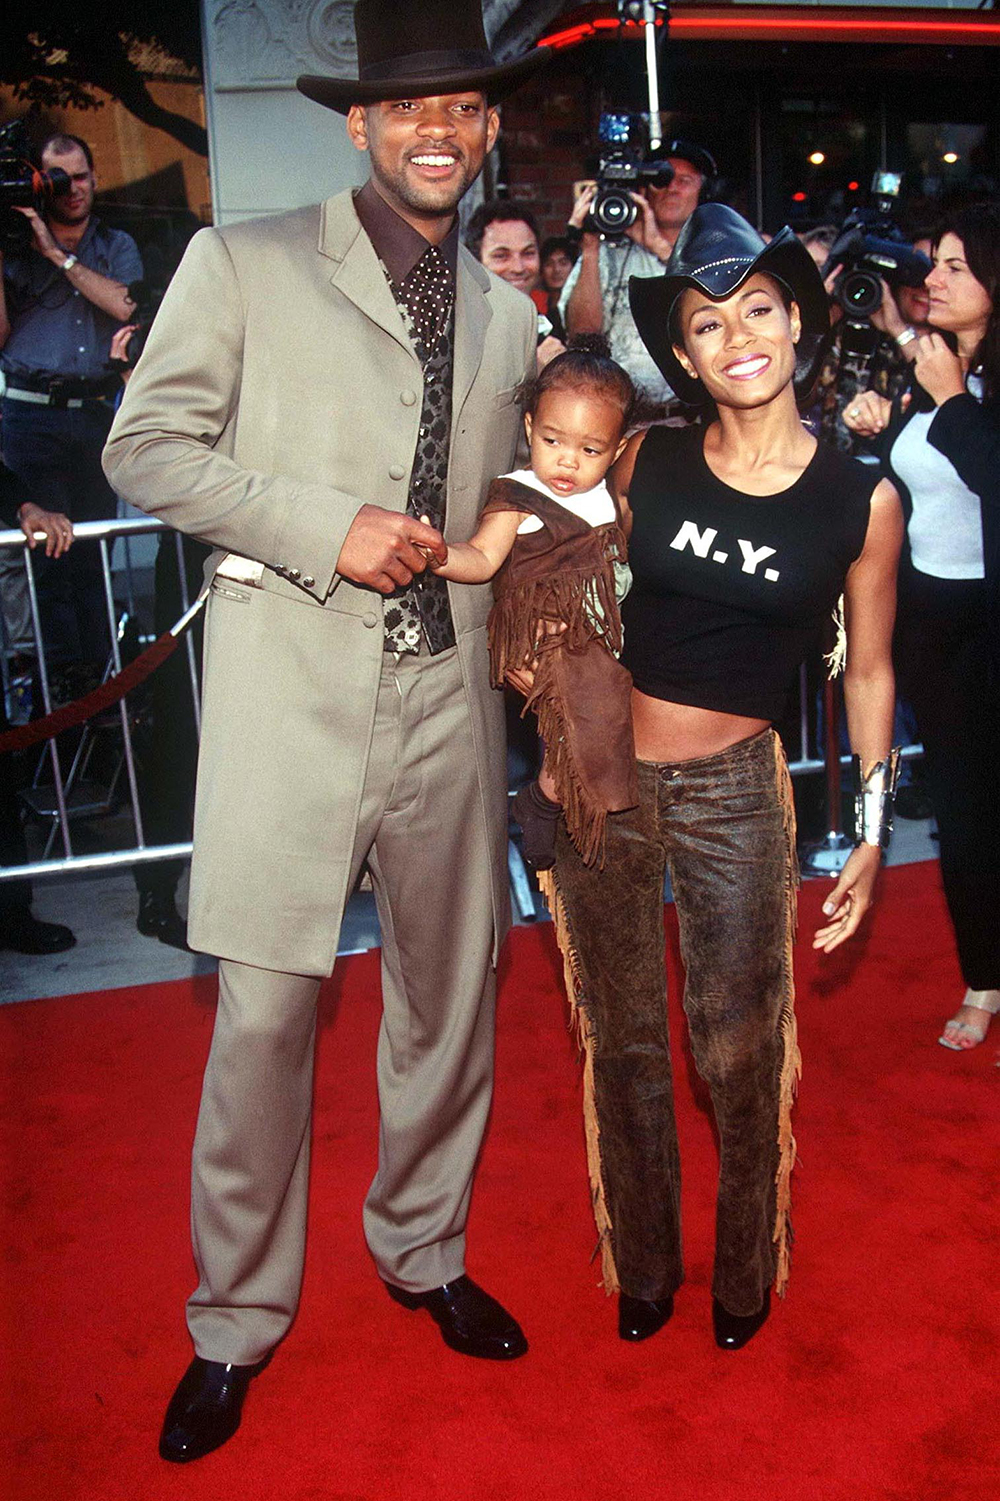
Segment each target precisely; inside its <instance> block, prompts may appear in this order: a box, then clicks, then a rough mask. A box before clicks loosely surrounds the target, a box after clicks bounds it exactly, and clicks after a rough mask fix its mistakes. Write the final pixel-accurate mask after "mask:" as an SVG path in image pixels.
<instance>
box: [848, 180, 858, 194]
mask: <svg viewBox="0 0 1000 1501" xmlns="http://www.w3.org/2000/svg"><path fill="white" fill-rule="evenodd" d="M860 186H861V184H860V183H859V182H849V183H848V184H847V191H848V192H849V193H856V192H857V191H858V188H859V187H860Z"/></svg>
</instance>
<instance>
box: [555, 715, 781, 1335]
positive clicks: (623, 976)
mask: <svg viewBox="0 0 1000 1501" xmlns="http://www.w3.org/2000/svg"><path fill="white" fill-rule="evenodd" d="M639 787H640V802H639V805H638V807H636V808H635V809H632V810H630V811H629V812H626V813H617V814H613V815H611V816H609V818H608V821H607V846H606V853H605V861H604V866H603V869H598V868H596V867H588V866H586V865H585V864H584V863H583V861H582V860H581V859H580V857H579V855H578V854H577V853H576V851H575V850H574V849H573V846H572V844H571V843H570V841H569V839H568V838H567V837H566V835H565V833H564V832H561V834H560V838H559V843H558V853H557V860H556V866H555V869H554V871H553V872H551V875H550V879H549V880H548V881H547V882H546V886H547V895H548V896H549V899H550V904H551V905H552V907H553V909H554V915H555V917H556V923H557V932H558V934H559V939H560V945H561V947H562V949H563V954H564V958H565V959H566V974H567V984H568V985H569V986H570V987H571V988H570V998H571V1001H572V1003H573V1005H574V1008H575V1010H576V1013H577V1016H578V1019H579V1022H580V1029H581V1036H582V1039H583V1044H584V1050H585V1060H586V1061H585V1079H584V1088H585V1119H586V1127H587V1142H588V1156H589V1165H590V1174H591V1186H592V1189H593V1197H594V1206H595V1213H596V1218H597V1225H598V1231H599V1233H600V1235H601V1240H602V1251H603V1257H604V1273H605V1284H606V1286H607V1287H608V1290H609V1291H615V1290H616V1289H618V1288H620V1289H621V1290H622V1291H623V1292H626V1293H629V1294H630V1295H631V1296H632V1297H637V1298H650V1299H655V1298H664V1297H666V1296H667V1295H668V1294H671V1293H673V1292H674V1291H675V1290H676V1289H677V1288H678V1287H679V1286H680V1284H681V1282H682V1281H683V1276H684V1273H683V1261H682V1254H681V1231H680V1164H679V1160H678V1150H677V1131H676V1125H675V1121H674V1103H673V1083H672V1074H671V1063H670V1045H669V1041H668V1036H667V1006H666V966H665V958H664V948H665V945H664V932H663V882H664V875H665V871H666V869H667V868H669V871H670V879H671V883H672V885H673V891H674V899H675V901H676V904H677V916H678V921H679V925H680V939H681V953H682V957H683V960H684V966H685V970H686V985H685V990H684V1009H685V1012H686V1013H687V1018H688V1025H689V1028H690V1036H691V1048H692V1052H693V1054H694V1059H695V1063H696V1065H697V1068H698V1072H699V1073H700V1075H701V1076H702V1078H703V1079H704V1080H705V1081H706V1083H707V1084H708V1086H709V1089H710V1091H711V1096H712V1103H713V1106H714V1109H715V1116H716V1122H717V1125H718V1131H719V1143H720V1165H719V1191H718V1202H717V1213H716V1250H715V1268H714V1276H713V1284H712V1290H713V1292H714V1294H715V1296H716V1297H717V1298H718V1299H719V1301H720V1302H721V1303H722V1304H723V1306H724V1307H725V1308H726V1309H728V1311H729V1312H730V1313H733V1314H738V1315H751V1314H754V1313H756V1312H757V1310H758V1309H759V1308H760V1307H761V1305H762V1303H763V1301H764V1294H765V1292H766V1290H767V1289H768V1288H769V1287H770V1285H771V1284H772V1282H774V1283H776V1286H777V1290H778V1291H779V1292H781V1291H783V1288H784V1283H785V1281H786V1279H787V1271H788V1239H789V1225H788V1210H789V1176H790V1173H791V1168H792V1163H793V1159H794V1155H795V1143H794V1140H793V1138H792V1134H791V1124H790V1114H791V1103H792V1095H793V1092H794V1087H795V1080H796V1077H797V1074H798V1068H799V1054H798V1048H797V1044H796V1037H795V1015H794V1009H793V987H792V975H791V944H792V932H793V927H794V921H795V890H796V886H797V867H796V862H795V828H794V811H793V806H792V799H791V788H790V782H789V778H788V770H787V766H786V764H785V758H784V753H783V751H782V748H781V742H780V741H779V740H778V737H777V736H776V735H775V734H774V732H773V731H772V730H766V731H764V732H763V733H762V734H759V735H755V736H753V737H752V738H750V739H749V740H744V741H741V742H739V744H737V745H734V746H730V747H729V748H728V749H727V750H725V751H723V752H721V753H719V754H718V755H714V756H707V757H704V758H702V759H698V760H693V761H684V762H677V763H674V764H671V763H662V764H659V763H658V764H654V763H650V762H640V763H639Z"/></svg>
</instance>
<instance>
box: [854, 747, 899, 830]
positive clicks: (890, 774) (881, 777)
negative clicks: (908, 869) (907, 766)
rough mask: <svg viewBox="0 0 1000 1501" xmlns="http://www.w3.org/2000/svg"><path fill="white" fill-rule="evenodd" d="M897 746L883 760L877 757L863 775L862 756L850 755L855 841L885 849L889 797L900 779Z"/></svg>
mask: <svg viewBox="0 0 1000 1501" xmlns="http://www.w3.org/2000/svg"><path fill="white" fill-rule="evenodd" d="M899 766H900V750H899V746H896V747H895V748H894V749H893V750H891V751H890V752H889V754H888V756H887V757H886V759H885V760H884V761H876V762H875V765H874V766H873V767H872V769H871V771H869V773H868V775H867V776H865V775H864V773H863V770H862V766H861V757H860V756H852V757H851V771H852V773H853V779H854V844H855V847H857V846H858V845H859V844H871V845H874V846H875V848H876V849H883V850H884V849H885V848H886V847H887V846H888V843H889V835H890V834H891V833H892V800H893V798H894V797H895V795H896V783H897V781H898V780H899Z"/></svg>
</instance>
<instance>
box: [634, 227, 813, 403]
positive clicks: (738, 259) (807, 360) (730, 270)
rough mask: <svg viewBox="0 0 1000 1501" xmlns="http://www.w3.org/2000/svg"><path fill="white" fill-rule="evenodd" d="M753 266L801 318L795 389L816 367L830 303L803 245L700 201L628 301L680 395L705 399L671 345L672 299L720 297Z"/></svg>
mask: <svg viewBox="0 0 1000 1501" xmlns="http://www.w3.org/2000/svg"><path fill="white" fill-rule="evenodd" d="M757 271H762V272H766V273H767V275H768V276H773V277H776V278H777V280H778V281H780V282H783V283H784V285H785V286H786V287H787V288H788V290H789V292H790V293H791V295H792V297H793V299H794V300H795V302H796V303H797V304H798V308H799V313H800V315H801V318H802V332H801V334H800V336H799V343H798V357H797V359H796V373H795V390H796V393H797V395H799V396H804V395H805V394H806V393H807V392H808V390H809V388H810V387H811V386H812V383H813V381H814V380H815V379H816V375H817V372H818V370H819V364H820V360H821V359H822V357H823V354H824V351H825V348H826V344H827V340H828V338H829V333H830V301H829V298H828V297H827V294H826V288H825V287H824V286H823V278H822V277H821V276H820V274H819V271H818V270H817V267H816V263H815V261H814V260H813V258H812V256H811V255H810V254H809V252H808V250H807V249H806V248H805V246H804V245H803V244H802V243H801V241H800V240H799V239H798V238H797V236H796V235H795V234H794V232H793V231H792V230H791V229H789V228H788V226H787V225H786V226H785V228H784V229H782V230H781V231H780V232H779V233H778V234H776V235H775V237H774V239H773V240H771V241H766V240H764V239H763V238H762V236H761V235H759V234H758V233H757V231H756V230H755V229H754V227H753V225H751V224H748V223H747V221H746V220H745V219H744V218H742V217H741V215H739V214H738V213H737V212H736V210H735V209H732V208H730V207H729V206H728V204H725V203H703V204H701V206H700V207H699V208H696V209H695V211H694V213H693V214H692V215H691V217H690V219H688V221H687V223H686V224H685V225H684V228H683V229H682V230H681V232H680V234H679V235H678V237H677V243H676V245H675V246H674V252H673V255H672V256H671V257H670V260H669V261H668V262H667V266H666V269H665V271H664V273H663V275H662V276H633V277H630V278H629V284H628V287H629V303H630V304H631V307H632V316H633V318H634V319H635V323H636V327H637V328H638V330H639V334H640V337H641V338H642V342H643V343H644V344H645V346H646V348H647V349H648V350H649V352H650V354H651V355H652V357H653V359H654V360H655V361H656V363H657V365H658V366H659V367H660V369H661V370H662V372H663V375H664V377H665V378H666V379H667V380H668V381H669V382H670V384H671V386H672V387H673V389H674V391H675V392H676V393H677V395H678V396H679V397H680V399H681V400H682V401H687V402H692V403H699V402H702V401H704V400H705V399H706V393H705V389H704V387H703V386H702V384H701V382H700V381H699V380H695V379H693V378H692V376H690V375H688V373H687V371H686V370H685V369H684V367H683V365H682V364H681V363H680V361H679V360H678V358H677V356H676V355H675V354H674V351H673V339H672V334H671V314H672V313H673V310H674V304H675V303H676V301H677V299H678V297H679V296H680V295H681V293H682V292H683V291H685V290H686V289H687V288H688V287H697V289H698V290H699V291H700V292H704V293H705V295H706V296H707V297H712V298H714V299H715V300H717V301H722V300H723V299H724V298H726V297H731V296H732V295H733V293H734V292H736V291H738V290H739V288H740V287H741V286H742V285H743V283H744V282H745V281H746V280H747V278H748V277H750V276H753V274H754V273H755V272H757Z"/></svg>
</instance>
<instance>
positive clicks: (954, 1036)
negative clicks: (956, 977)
mask: <svg viewBox="0 0 1000 1501" xmlns="http://www.w3.org/2000/svg"><path fill="white" fill-rule="evenodd" d="M965 1010H968V1011H978V1012H981V1013H982V1020H980V1018H979V1017H977V1018H976V1020H975V1021H974V1022H973V1021H965V1020H964V1019H963V1017H962V1012H963V1011H965ZM997 1012H1000V990H967V991H966V992H965V999H964V1000H963V1001H962V1005H961V1007H960V1008H959V1010H958V1013H957V1015H955V1016H953V1017H952V1018H951V1020H950V1021H947V1022H945V1024H944V1031H943V1032H942V1034H941V1036H940V1037H939V1038H938V1042H939V1043H940V1044H941V1046H942V1047H943V1048H951V1050H952V1052H953V1053H967V1052H968V1051H969V1049H970V1048H977V1047H978V1046H979V1044H980V1043H981V1042H985V1041H986V1034H987V1032H988V1031H989V1029H990V1017H992V1016H996V1014H997ZM949 1033H950V1034H951V1035H950V1036H949ZM964 1038H967V1039H968V1041H963V1040H962V1039H964Z"/></svg>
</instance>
